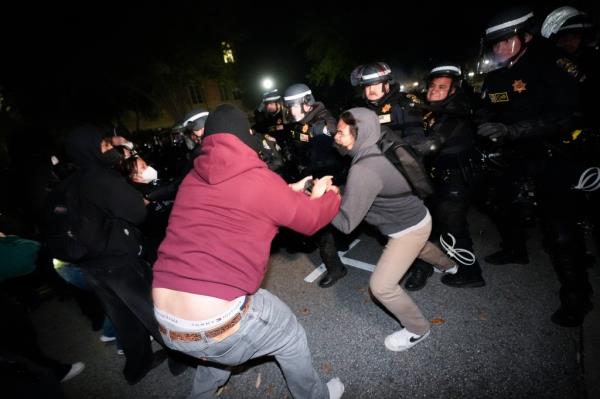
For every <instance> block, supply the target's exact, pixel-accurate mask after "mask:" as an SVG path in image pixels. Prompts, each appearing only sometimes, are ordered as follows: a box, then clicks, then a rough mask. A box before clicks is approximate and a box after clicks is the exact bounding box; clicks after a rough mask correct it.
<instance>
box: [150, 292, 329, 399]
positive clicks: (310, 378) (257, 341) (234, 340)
mask: <svg viewBox="0 0 600 399" xmlns="http://www.w3.org/2000/svg"><path fill="white" fill-rule="evenodd" d="M161 324H162V325H163V326H164V327H165V328H166V329H167V330H169V329H170V328H172V329H173V331H179V330H180V329H181V327H179V330H178V329H177V326H176V325H174V324H170V323H166V322H163V321H161ZM186 332H193V331H186ZM161 334H162V333H161ZM162 336H163V339H164V341H165V344H166V345H167V346H168V347H169V348H171V349H175V350H178V351H181V352H183V353H186V354H188V355H190V356H193V357H196V358H199V359H203V360H206V361H209V362H211V363H206V364H203V365H199V366H198V367H197V368H196V375H195V377H194V385H193V388H192V392H191V394H190V396H189V398H194V399H204V398H215V397H216V391H217V389H218V388H219V387H220V386H222V385H223V384H225V383H226V382H227V379H228V378H229V375H230V374H231V371H230V370H229V369H228V368H227V366H236V365H239V364H242V363H244V362H246V361H248V360H250V359H254V358H257V357H260V356H274V357H275V359H276V360H277V362H278V363H279V367H280V368H281V371H282V372H283V375H284V377H285V380H286V382H287V386H288V389H289V390H290V392H291V393H292V396H293V397H294V398H297V399H298V398H302V399H308V398H310V399H327V398H329V391H328V389H327V386H326V385H325V384H324V383H323V382H322V381H321V378H320V377H319V375H318V374H317V372H316V371H315V369H314V367H313V365H312V358H311V354H310V350H309V349H308V343H307V340H306V333H305V332H304V328H302V326H301V325H300V323H298V320H297V319H296V316H295V315H294V314H293V313H292V311H291V310H290V308H289V307H288V306H287V305H286V304H285V303H283V302H282V301H281V300H280V299H279V298H277V297H276V296H275V295H273V294H271V293H270V292H269V291H267V290H264V289H259V290H258V292H257V293H256V294H254V296H253V297H252V303H251V305H250V309H249V310H248V311H247V312H246V313H245V314H244V315H243V316H242V319H241V321H240V329H239V330H238V331H237V332H235V333H234V334H233V335H231V336H229V337H227V338H225V339H224V340H222V341H220V342H218V341H216V340H215V339H212V338H204V339H203V340H200V341H196V342H183V341H179V340H171V339H170V338H169V336H168V335H167V334H162ZM215 363H217V364H215ZM219 365H222V366H223V367H219Z"/></svg>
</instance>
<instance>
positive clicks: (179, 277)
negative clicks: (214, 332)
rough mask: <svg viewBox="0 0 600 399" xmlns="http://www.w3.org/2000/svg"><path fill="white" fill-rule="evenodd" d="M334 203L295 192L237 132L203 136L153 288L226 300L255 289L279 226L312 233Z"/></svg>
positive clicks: (330, 213) (336, 203)
mask: <svg viewBox="0 0 600 399" xmlns="http://www.w3.org/2000/svg"><path fill="white" fill-rule="evenodd" d="M339 206H340V199H339V196H338V195H336V194H334V193H332V192H328V193H326V194H325V195H324V196H323V197H321V198H319V199H316V200H311V199H310V198H309V197H307V196H306V195H305V194H303V193H297V192H294V191H292V189H290V188H289V187H288V185H287V184H286V183H285V181H284V180H283V179H282V178H281V177H279V176H278V175H277V174H275V173H273V172H272V171H270V170H269V169H268V167H267V165H266V164H265V163H264V162H263V161H261V160H260V159H259V157H258V155H257V154H256V152H254V151H253V150H252V149H251V148H250V147H248V146H247V145H246V144H244V143H242V141H240V140H239V139H238V138H237V137H236V136H234V135H232V134H228V133H218V134H213V135H211V136H208V137H206V138H205V140H204V141H203V143H202V151H201V153H200V155H199V156H198V157H197V158H196V160H195V161H194V169H193V170H192V171H190V173H189V174H188V175H187V176H186V178H185V179H184V180H183V182H182V184H181V186H180V187H179V192H178V193H177V198H176V199H175V205H174V206H173V210H172V212H171V217H170V218H169V226H168V228H167V234H166V237H165V239H164V241H163V242H162V244H161V245H160V248H159V250H158V260H157V261H156V263H155V264H154V282H153V287H155V288H168V289H172V290H176V291H183V292H190V293H193V294H199V295H207V296H212V297H217V298H221V299H224V300H232V299H234V298H236V297H238V296H241V295H247V294H253V293H255V292H256V290H257V289H258V288H259V286H260V284H261V282H262V280H263V277H264V275H265V272H266V268H267V262H268V260H269V252H270V247H271V240H272V239H273V237H274V236H275V234H276V233H277V228H278V226H284V227H288V228H290V229H293V230H296V231H298V232H300V233H303V234H306V235H312V234H314V233H315V232H317V231H318V230H320V229H321V228H322V227H324V226H325V225H327V224H328V223H329V222H330V221H331V220H332V219H333V217H334V216H335V215H336V214H337V212H338V210H339Z"/></svg>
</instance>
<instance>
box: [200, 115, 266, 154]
mask: <svg viewBox="0 0 600 399" xmlns="http://www.w3.org/2000/svg"><path fill="white" fill-rule="evenodd" d="M216 133H229V134H233V135H234V136H236V137H237V138H238V139H240V140H242V142H244V143H245V144H246V145H247V146H248V147H250V148H252V149H253V150H254V151H256V152H258V150H259V149H260V142H259V140H258V138H257V137H256V136H253V135H251V134H250V122H248V116H246V114H245V113H243V112H242V111H241V110H240V109H239V108H237V107H235V106H234V105H231V104H222V105H219V106H218V107H217V108H216V109H215V110H214V111H213V112H211V113H210V114H209V115H208V118H206V123H205V124H204V137H205V138H206V137H208V136H210V135H211V134H216Z"/></svg>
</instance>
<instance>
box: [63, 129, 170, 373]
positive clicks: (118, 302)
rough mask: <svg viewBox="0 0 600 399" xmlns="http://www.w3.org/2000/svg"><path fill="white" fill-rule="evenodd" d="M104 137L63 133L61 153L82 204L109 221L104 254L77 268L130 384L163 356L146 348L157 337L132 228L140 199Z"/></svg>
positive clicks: (139, 218) (142, 212)
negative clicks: (110, 328)
mask: <svg viewBox="0 0 600 399" xmlns="http://www.w3.org/2000/svg"><path fill="white" fill-rule="evenodd" d="M105 136H106V134H104V131H103V130H102V129H101V128H99V127H96V126H91V125H84V126H80V127H77V128H75V129H73V130H72V131H71V132H70V133H69V135H68V136H67V138H66V140H65V148H66V151H67V154H68V155H69V157H70V158H71V160H72V161H73V162H74V163H75V164H76V165H77V167H78V172H77V173H80V174H81V176H82V179H81V183H80V186H79V194H80V196H81V198H82V201H87V202H88V203H91V204H93V205H95V206H96V207H97V208H98V209H100V210H101V211H102V213H104V214H105V215H106V217H107V218H108V219H109V220H110V222H111V226H112V228H111V233H110V237H108V240H107V242H106V249H105V250H104V251H102V253H100V254H99V255H97V256H94V257H92V258H88V259H85V260H83V261H81V262H80V263H79V266H80V267H81V270H82V271H83V273H84V275H85V278H86V282H87V283H88V285H89V287H90V288H91V289H92V290H93V291H94V292H95V293H96V294H97V295H98V297H99V298H100V300H101V302H102V304H103V305H104V308H105V310H106V313H107V314H108V316H109V318H110V319H111V321H112V322H113V324H114V326H115V328H116V330H117V332H118V334H119V340H120V343H121V344H122V346H123V350H124V352H125V357H126V362H125V367H124V369H123V374H124V376H125V379H126V380H127V382H129V383H130V384H134V383H136V382H138V381H140V380H141V379H142V378H143V377H144V376H145V375H146V373H147V372H148V371H149V370H150V369H151V368H153V367H155V366H156V365H158V364H159V363H160V361H161V360H164V359H165V356H164V354H165V352H164V351H159V352H160V353H159V352H157V353H156V354H153V352H152V347H151V345H150V335H152V336H154V337H155V338H157V339H159V340H161V336H160V334H159V332H158V326H157V324H156V320H155V318H154V314H153V305H152V300H151V297H150V284H151V276H152V274H151V271H150V268H149V267H148V266H147V264H146V263H145V262H143V261H142V259H141V258H140V257H139V255H140V254H141V252H142V248H141V237H140V233H139V230H138V227H137V226H138V225H139V224H141V223H142V222H143V221H144V219H145V218H146V208H145V206H144V199H143V197H142V194H141V193H140V192H138V191H137V190H135V189H134V188H133V187H131V186H130V185H129V184H128V183H127V182H126V181H125V179H124V177H123V176H121V175H120V174H119V172H117V171H116V170H115V169H114V167H115V166H116V165H117V164H118V163H119V161H120V159H121V153H120V152H119V151H118V150H117V148H114V147H113V145H112V140H111V139H110V138H105Z"/></svg>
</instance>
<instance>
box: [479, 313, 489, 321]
mask: <svg viewBox="0 0 600 399" xmlns="http://www.w3.org/2000/svg"><path fill="white" fill-rule="evenodd" d="M487 319H488V314H487V312H479V320H487Z"/></svg>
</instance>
